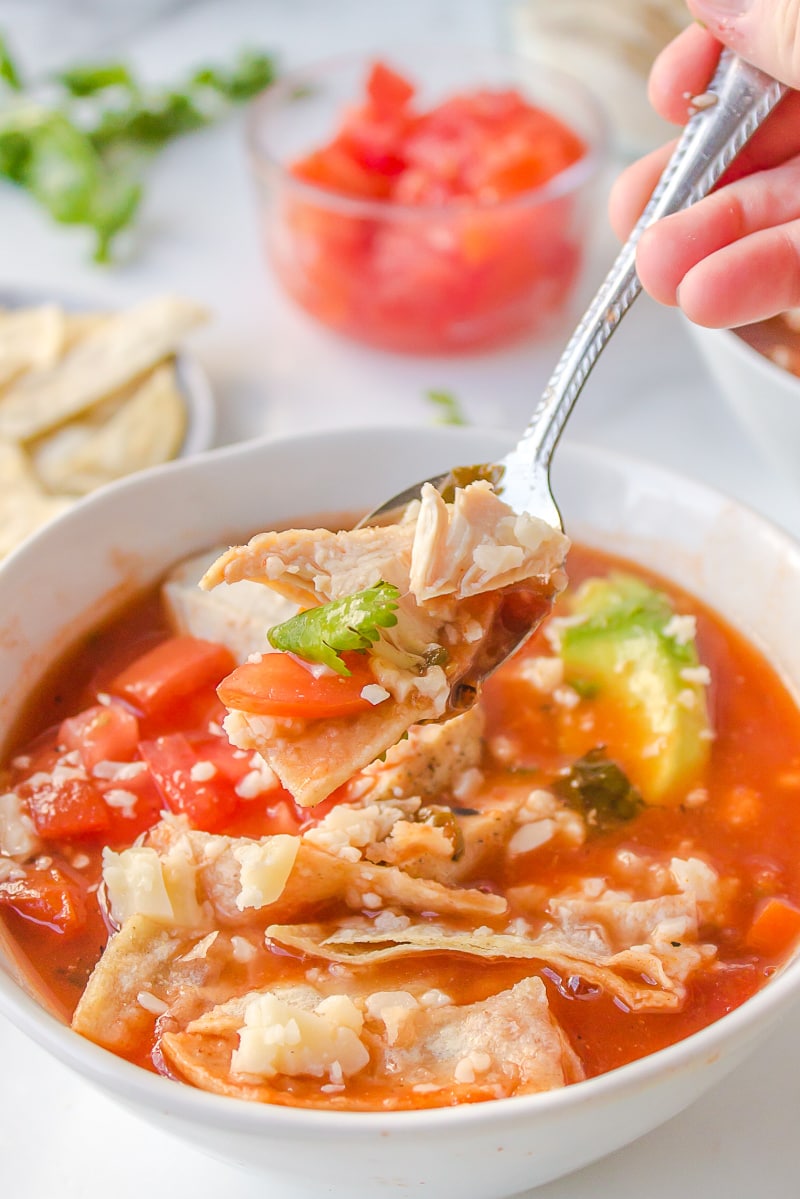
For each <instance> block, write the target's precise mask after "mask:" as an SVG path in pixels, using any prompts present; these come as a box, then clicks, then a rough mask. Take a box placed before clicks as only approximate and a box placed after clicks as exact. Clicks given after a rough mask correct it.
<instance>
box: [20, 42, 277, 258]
mask: <svg viewBox="0 0 800 1199" xmlns="http://www.w3.org/2000/svg"><path fill="white" fill-rule="evenodd" d="M274 76H275V66H274V62H273V60H272V59H271V58H270V57H269V56H268V55H266V54H262V53H260V52H254V51H244V52H243V53H241V54H240V55H239V57H238V58H237V59H236V61H235V62H234V63H233V64H232V65H231V66H230V67H227V68H220V67H204V68H202V70H199V71H195V72H194V74H192V75H191V76H190V77H189V78H188V79H187V80H186V81H185V82H183V83H179V84H178V85H177V86H175V87H171V88H166V89H161V90H153V89H152V88H150V89H147V90H145V89H143V88H142V87H141V85H140V84H139V82H138V80H137V79H136V78H135V76H134V75H133V74H132V72H131V71H130V70H129V68H128V67H127V66H126V65H125V64H124V63H117V62H110V63H99V64H79V65H76V66H74V67H71V68H69V69H67V70H65V71H63V72H62V73H61V74H60V75H59V76H57V77H56V80H55V82H56V84H57V85H59V86H60V88H61V90H62V93H63V94H62V95H61V96H60V97H58V98H57V99H56V100H55V101H53V102H49V103H47V104H42V103H40V102H39V101H38V99H37V100H34V99H33V98H32V97H31V95H30V94H29V93H27V92H26V91H25V90H24V88H23V84H22V82H21V78H20V75H19V72H18V70H17V67H16V64H15V62H14V61H13V59H12V58H11V56H10V54H9V52H8V49H7V46H6V44H5V42H4V41H3V39H2V37H0V81H5V83H6V84H7V86H8V88H11V89H13V90H14V92H16V93H18V95H15V96H13V97H10V98H9V97H8V96H5V97H3V98H2V99H0V177H2V178H5V179H7V180H8V181H9V182H11V183H15V184H17V185H18V186H19V187H23V188H25V189H26V190H27V191H28V192H29V193H30V194H31V196H33V198H34V199H36V200H37V201H38V202H39V203H40V204H41V205H42V207H43V208H44V209H45V210H46V211H47V212H48V213H49V215H50V216H51V217H52V218H53V219H54V220H56V221H59V222H61V223H62V224H69V225H83V226H85V227H86V228H88V229H90V230H91V231H92V232H93V233H94V235H95V239H96V241H95V253H94V257H95V261H97V262H106V261H108V260H109V258H110V256H111V248H112V244H113V241H114V239H115V237H116V236H117V234H118V233H119V232H120V231H121V230H123V229H125V228H126V227H127V226H128V225H130V224H131V222H132V221H133V219H134V217H135V215H136V212H137V210H138V207H139V203H140V201H141V198H142V181H141V177H142V172H143V170H144V167H145V165H146V163H147V161H148V159H149V158H150V157H152V156H153V154H155V153H156V152H157V151H158V150H160V149H161V148H162V147H163V146H165V145H166V144H167V142H169V141H171V140H172V139H173V138H176V137H180V136H182V135H183V134H186V133H191V132H192V131H193V130H195V129H201V128H203V127H204V126H206V125H209V124H211V123H212V122H213V121H215V120H217V119H218V118H220V117H222V116H224V115H225V114H226V112H227V111H228V110H229V109H230V107H231V106H232V105H233V104H238V103H241V102H243V101H245V100H249V99H250V98H251V97H252V96H254V95H255V94H256V93H257V92H259V91H261V90H263V88H264V87H266V86H267V85H268V84H269V83H271V82H272V80H273V78H274ZM87 97H88V100H87Z"/></svg>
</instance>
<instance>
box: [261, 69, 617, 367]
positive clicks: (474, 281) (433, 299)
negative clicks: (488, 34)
mask: <svg viewBox="0 0 800 1199" xmlns="http://www.w3.org/2000/svg"><path fill="white" fill-rule="evenodd" d="M373 61H374V60H373V59H371V58H369V57H367V56H366V55H363V54H361V55H353V56H346V57H341V58H338V59H334V60H331V61H329V62H327V63H323V64H321V65H315V66H311V67H308V68H305V69H303V70H298V71H295V72H293V73H291V74H289V75H286V76H284V78H283V79H282V80H281V81H280V82H279V83H277V84H276V85H274V86H273V87H271V88H270V89H268V91H267V92H265V93H264V95H263V96H262V97H260V98H259V100H257V101H256V102H255V103H254V105H253V106H252V108H251V111H250V117H249V126H248V143H249V151H250V159H251V164H252V171H253V176H254V179H255V183H256V188H257V196H258V204H259V214H260V223H261V232H262V237H263V241H264V246H265V251H266V255H267V258H268V261H269V262H270V264H271V266H272V268H273V269H274V271H275V273H276V275H277V277H278V279H279V280H280V282H281V283H282V284H283V287H284V288H285V290H286V291H287V292H288V294H289V295H290V296H291V297H292V298H293V299H294V300H295V301H296V302H297V303H298V304H300V305H301V307H303V308H304V309H305V310H306V311H307V312H309V313H311V314H312V315H313V316H314V317H316V318H317V319H318V320H320V321H322V322H323V323H324V324H326V325H328V326H329V327H331V328H332V329H335V330H337V331H338V332H339V333H341V334H344V335H346V336H349V337H352V338H355V339H357V340H359V341H362V342H366V343H368V344H371V345H374V346H380V347H383V348H386V349H391V350H397V351H404V352H416V353H450V352H459V351H466V350H472V349H477V348H484V347H489V346H494V345H498V344H501V343H503V342H507V341H510V340H512V339H515V338H517V337H519V336H521V335H524V334H533V333H546V332H548V331H549V330H550V329H551V328H552V327H553V325H554V324H555V321H556V319H557V318H558V317H559V316H560V315H561V314H562V313H563V310H564V308H565V307H566V306H567V305H568V303H569V301H570V298H571V296H572V294H573V292H574V288H575V284H576V282H577V279H578V277H579V273H580V268H581V265H582V261H583V256H584V250H585V248H586V243H587V238H588V235H589V232H590V230H591V228H592V210H593V205H594V206H595V207H596V203H597V199H598V195H597V185H598V181H599V172H600V167H601V165H602V164H603V161H604V159H605V155H606V147H607V136H606V122H605V118H604V115H603V112H602V106H601V105H600V103H599V101H598V100H597V99H596V98H595V97H594V96H593V95H592V94H591V93H590V92H589V91H588V90H587V89H585V88H584V87H583V86H582V85H581V84H580V83H579V82H578V81H577V80H575V79H573V78H572V77H570V76H568V75H566V74H562V73H560V72H558V71H554V70H551V69H550V68H545V67H543V66H542V65H540V64H536V63H534V62H531V61H530V60H528V59H522V58H520V59H517V58H514V57H513V56H506V55H493V54H486V53H483V52H470V51H468V50H458V51H457V52H456V51H454V52H452V53H448V52H445V51H441V50H436V51H430V52H428V51H420V52H418V53H410V52H407V53H405V54H401V53H398V54H392V55H391V56H390V62H389V65H390V66H391V67H393V68H394V69H396V70H398V71H400V72H402V73H403V74H405V75H407V76H408V77H409V78H410V79H411V81H412V82H413V83H414V84H415V85H416V87H417V94H416V103H417V104H418V105H419V107H420V109H422V110H427V109H429V108H430V107H431V106H432V105H434V104H438V103H440V102H441V101H442V100H444V99H447V98H450V97H452V96H454V95H456V94H468V93H474V92H475V91H477V90H481V89H490V90H507V89H511V88H513V89H516V90H518V91H519V92H520V93H521V94H522V96H523V97H524V98H525V99H526V100H528V101H529V102H531V103H533V104H535V105H536V106H538V107H540V108H542V109H544V110H545V111H547V112H549V113H551V114H552V115H554V116H555V117H557V118H559V119H560V120H561V121H562V122H563V123H564V124H566V125H567V126H568V127H569V128H570V129H571V130H572V131H573V132H574V133H577V134H578V136H579V137H580V138H581V139H582V141H583V142H584V144H585V146H586V152H585V154H584V155H583V157H581V158H580V159H578V160H577V161H576V162H574V163H573V164H572V165H571V166H569V167H567V168H566V169H565V170H562V171H561V172H560V173H559V174H557V175H555V176H553V177H552V178H551V179H550V180H549V181H548V182H547V183H545V184H544V185H542V186H539V187H536V188H532V189H530V190H527V191H523V192H520V193H518V194H517V195H515V196H513V197H511V198H508V199H503V200H501V201H497V202H492V203H486V202H478V201H473V200H471V199H459V200H453V201H448V202H446V203H441V204H437V205H427V204H425V205H416V204H399V203H395V202H393V201H391V200H390V201H387V200H373V199H361V198H353V197H350V196H345V195H342V194H339V193H336V192H334V191H332V190H328V189H326V188H323V187H320V186H317V185H315V184H313V183H308V182H305V181H303V180H301V179H299V178H297V177H296V176H295V175H293V174H292V173H291V167H292V164H294V163H296V162H297V160H298V159H300V158H302V157H304V156H305V155H307V154H308V153H309V152H311V151H312V150H314V149H317V148H319V147H321V146H323V145H326V144H328V143H329V142H330V140H331V138H332V137H333V136H334V134H335V133H336V132H337V130H338V129H339V127H340V123H341V119H342V116H343V114H344V113H345V112H346V111H347V110H348V109H352V107H353V106H354V105H355V104H356V103H358V102H359V101H360V98H361V97H362V96H363V94H364V86H365V81H366V79H367V76H368V73H369V70H370V67H371V65H372V62H373Z"/></svg>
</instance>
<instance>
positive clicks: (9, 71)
mask: <svg viewBox="0 0 800 1199" xmlns="http://www.w3.org/2000/svg"><path fill="white" fill-rule="evenodd" d="M0 79H2V80H3V82H4V83H6V84H7V85H8V86H9V87H10V88H11V90H12V91H14V92H21V91H22V78H21V76H20V73H19V71H18V70H17V64H16V63H15V61H14V59H13V58H12V56H11V51H10V50H9V48H8V45H7V44H6V40H5V38H3V37H0Z"/></svg>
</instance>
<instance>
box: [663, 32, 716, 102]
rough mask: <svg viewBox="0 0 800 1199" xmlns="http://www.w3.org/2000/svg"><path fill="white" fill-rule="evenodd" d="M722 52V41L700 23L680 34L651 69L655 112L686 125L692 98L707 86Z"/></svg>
mask: <svg viewBox="0 0 800 1199" xmlns="http://www.w3.org/2000/svg"><path fill="white" fill-rule="evenodd" d="M719 53H720V44H719V41H718V40H717V39H716V38H715V37H713V36H712V35H711V34H710V33H709V32H708V30H707V29H702V28H701V27H700V26H699V25H690V26H689V28H688V29H684V31H683V32H682V33H680V34H678V36H677V37H676V38H675V39H674V40H673V41H672V42H670V44H669V45H668V46H666V47H665V49H663V50H662V51H661V53H660V54H659V55H658V57H657V58H656V60H655V62H654V63H653V66H652V69H651V71H650V81H649V84H648V95H649V98H650V103H651V104H652V105H653V108H655V110H656V112H658V113H660V115H661V116H662V117H664V119H665V120H667V121H671V122H672V123H673V125H685V124H686V122H687V120H688V119H689V117H690V116H691V114H692V112H693V111H694V109H693V108H691V107H690V104H689V101H690V99H691V97H692V96H699V95H701V94H702V93H703V92H705V90H706V89H707V87H708V84H709V83H710V81H711V76H712V75H713V74H714V70H715V68H716V65H717V61H718V59H719Z"/></svg>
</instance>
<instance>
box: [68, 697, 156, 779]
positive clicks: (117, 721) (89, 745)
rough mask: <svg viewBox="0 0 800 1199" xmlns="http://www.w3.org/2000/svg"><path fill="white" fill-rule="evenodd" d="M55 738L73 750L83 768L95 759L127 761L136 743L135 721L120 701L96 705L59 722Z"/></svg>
mask: <svg viewBox="0 0 800 1199" xmlns="http://www.w3.org/2000/svg"><path fill="white" fill-rule="evenodd" d="M58 740H59V743H60V744H61V745H64V746H65V747H66V748H67V749H77V751H78V753H79V754H80V757H81V761H82V762H83V765H84V767H85V768H86V770H87V771H89V772H91V771H92V770H93V769H94V767H95V766H96V765H97V763H98V762H129V761H130V760H131V759H132V758H133V756H134V754H135V753H136V747H137V745H138V744H139V721H138V720H137V719H136V717H135V716H134V714H133V712H129V711H128V709H127V708H123V706H122V705H121V704H113V703H112V704H98V705H97V706H96V707H93V708H87V709H86V711H85V712H79V713H78V715H77V716H70V717H68V718H67V720H64V721H62V724H61V727H60V728H59V730H58Z"/></svg>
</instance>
